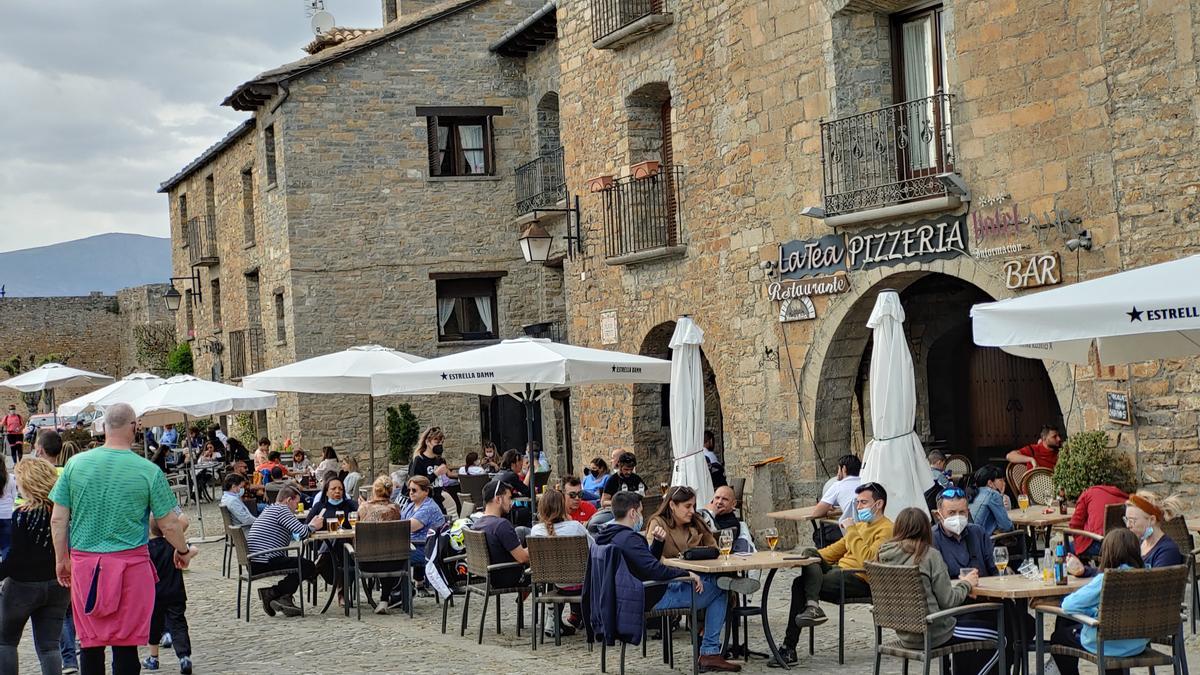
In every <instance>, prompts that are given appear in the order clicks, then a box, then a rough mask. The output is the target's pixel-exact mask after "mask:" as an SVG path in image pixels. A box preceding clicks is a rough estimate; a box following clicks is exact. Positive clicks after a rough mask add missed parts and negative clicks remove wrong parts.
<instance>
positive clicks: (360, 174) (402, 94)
mask: <svg viewBox="0 0 1200 675" xmlns="http://www.w3.org/2000/svg"><path fill="white" fill-rule="evenodd" d="M383 4H384V17H385V21H386V23H385V24H384V26H383V27H382V28H380V29H378V30H375V31H371V32H369V33H366V34H365V35H362V36H359V37H356V38H353V39H348V40H346V41H344V42H341V43H340V44H335V45H333V46H329V47H326V48H323V49H320V50H319V51H318V52H317V53H315V54H313V55H312V56H309V57H306V58H304V59H301V60H299V61H297V62H294V63H291V64H287V65H284V66H282V67H280V68H276V69H274V70H270V71H267V72H265V73H263V74H262V75H260V76H258V77H257V78H255V79H254V80H251V81H249V82H246V83H244V84H242V85H240V86H239V87H237V89H236V90H235V91H234V92H233V93H232V94H231V95H230V96H229V98H228V99H227V100H226V104H227V105H230V106H232V107H234V108H235V109H238V110H245V111H248V112H250V113H251V114H252V117H251V118H250V119H249V120H247V122H246V123H245V124H244V125H242V126H241V127H239V129H237V130H235V131H234V133H232V134H231V135H230V137H228V138H226V139H225V140H224V141H222V142H221V143H219V144H218V145H217V146H214V148H213V149H211V150H210V151H209V152H206V153H205V154H204V155H202V156H201V157H200V158H198V159H197V160H196V161H195V162H193V163H192V164H191V165H189V166H188V167H186V168H185V169H184V170H183V171H181V172H180V174H179V175H177V176H176V177H174V178H172V179H170V180H169V181H167V182H166V183H164V184H163V186H162V191H164V192H166V193H167V194H168V195H169V198H170V202H171V220H172V238H173V239H174V248H173V250H174V256H173V258H174V264H175V275H176V276H189V275H190V274H191V270H192V269H195V270H197V272H198V274H199V276H200V281H199V285H200V288H201V290H202V298H201V301H200V302H198V303H194V306H193V311H192V313H191V315H190V316H191V317H192V319H191V321H192V324H188V318H187V317H188V316H189V315H188V313H187V312H186V307H185V308H183V309H180V311H179V313H178V315H177V317H176V322H177V326H178V328H179V330H180V332H181V334H185V335H188V334H190V335H192V338H191V339H193V340H194V342H193V348H194V351H196V352H197V354H196V366H197V373H198V374H200V375H201V376H203V377H212V378H213V379H236V378H237V377H238V376H240V375H242V374H245V373H248V372H255V371H257V370H262V369H265V368H270V367H275V366H280V365H284V364H286V363H290V362H293V361H295V360H300V359H305V358H309V357H312V356H317V355H320V354H325V353H328V352H332V351H336V350H339V349H345V348H348V347H351V346H354V345H363V344H382V345H385V346H388V347H392V348H395V349H399V350H401V351H404V352H408V353H412V354H416V355H419V356H422V357H426V358H429V357H435V356H438V355H441V354H445V353H450V352H452V351H454V350H458V349H463V348H467V347H471V346H478V345H482V344H490V343H492V342H494V341H495V340H497V339H499V338H507V337H514V336H517V335H522V334H524V332H525V327H526V326H531V325H535V324H539V323H543V322H550V323H559V324H561V322H562V321H561V319H562V316H563V311H564V310H563V302H562V295H563V294H562V281H561V267H559V268H557V269H556V268H553V267H544V266H540V265H530V264H527V263H526V262H525V261H524V260H523V259H522V257H521V252H520V247H519V245H518V241H517V238H518V236H519V235H520V229H519V227H520V224H519V223H518V222H517V221H516V219H515V216H516V209H515V206H516V201H515V196H514V195H515V188H514V172H515V169H516V168H517V167H518V166H520V165H522V164H525V163H526V162H528V161H529V160H530V159H531V158H533V157H536V156H537V154H538V152H537V138H538V136H537V129H538V127H537V125H536V120H537V119H538V113H537V108H536V106H537V104H538V101H539V100H540V99H537V98H535V96H536V95H537V94H538V92H541V93H542V94H544V93H545V92H547V91H552V90H553V89H554V87H555V85H554V80H553V78H554V77H556V70H557V63H556V61H552V60H548V59H544V58H543V59H542V61H541V63H542V65H540V66H536V67H535V66H532V65H530V66H529V67H527V64H526V63H525V61H524V60H522V59H517V58H513V57H507V56H502V55H500V54H498V53H496V52H493V51H491V50H490V49H489V47H490V46H492V45H494V44H496V43H498V42H500V41H501V40H502V38H504V36H505V34H506V32H507V31H509V30H510V29H513V28H514V27H516V26H518V25H519V24H520V23H521V22H522V21H523V20H524V19H526V18H527V17H529V16H530V15H531V14H532V13H534V12H535V11H536V10H538V9H539V8H540V7H541V5H542V3H540V2H536V1H533V0H523V1H520V2H499V1H480V0H474V1H463V0H459V1H456V2H441V3H408V2H404V3H400V4H399V5H397V4H396V3H394V2H385V3H383ZM448 143H449V145H447V144H448ZM210 195H211V196H210ZM181 199H182V202H181ZM181 203H183V204H184V205H185V206H184V207H183V208H184V209H185V210H186V213H183V212H182V211H181V207H180V204H181ZM192 218H198V220H196V221H195V222H196V223H198V224H200V225H202V226H203V227H206V228H211V233H212V237H211V242H212V243H211V246H212V247H213V251H211V253H213V255H212V256H211V259H209V257H208V256H207V255H206V254H207V253H208V252H207V251H206V252H203V253H205V255H203V256H201V257H199V258H197V257H194V256H195V254H194V252H190V251H189V250H188V249H189V248H190V247H192V246H194V244H195V241H196V237H197V235H196V234H195V230H194V229H193V230H192V231H191V233H190V234H186V233H185V232H184V230H183V228H184V225H185V223H187V222H188V221H189V219H192ZM210 220H211V222H212V224H211V225H210V224H209V223H210ZM251 230H252V232H251ZM251 234H253V237H251ZM189 236H190V237H191V239H190V240H189V239H188V237H189ZM185 242H187V243H188V246H187V247H185V246H184V244H185ZM204 245H206V246H207V245H208V244H204ZM190 256H192V257H190ZM177 283H179V282H177ZM214 283H217V284H219V291H220V310H219V311H220V317H219V318H220V320H219V321H218V320H217V318H216V317H215V316H214V311H215V308H214V306H213V300H214V298H216V297H217V296H216V293H215V292H214V290H213V289H214V288H217V287H216V286H214V285H213V284H214ZM183 285H184V286H187V285H189V282H186V281H185V282H183ZM239 331H245V335H246V337H245V339H244V343H245V345H246V347H245V348H244V349H243V351H244V352H245V353H246V356H245V358H244V359H242V362H245V363H244V365H243V366H242V367H235V365H234V362H233V358H234V357H235V356H236V355H237V354H238V349H239V348H238V344H240V343H239V342H237V341H235V340H234V339H233V337H234V333H235V332H239ZM251 335H259V336H261V340H260V341H259V342H256V341H255V340H252V339H250V336H251ZM241 339H242V338H239V340H241ZM257 344H261V345H262V347H261V354H259V353H252V351H253V350H252V349H251V346H252V345H257ZM239 365H242V364H241V362H240V363H239ZM350 398H351V397H334V396H316V395H300V396H295V395H286V394H285V395H281V397H280V406H279V407H278V408H277V409H276V410H274V411H271V412H270V413H269V414H268V415H266V423H267V429H268V432H269V434H270V435H271V436H272V437H273V438H276V439H281V438H283V437H287V436H290V437H292V438H294V439H297V440H299V441H300V443H301V444H302V445H303V446H305V447H308V448H310V449H315V448H318V447H320V446H322V445H325V444H332V445H334V446H335V447H337V448H339V449H345V450H349V451H350V452H352V453H354V454H358V455H359V456H360V457H362V456H364V455H365V450H366V443H365V434H364V427H365V424H366V417H367V416H366V401H365V400H357V401H355V400H350ZM405 400H408V401H410V402H411V403H412V404H413V407H414V412H415V413H416V415H417V417H418V419H419V420H420V422H421V424H422V426H430V425H438V426H441V427H442V428H443V429H444V430H445V431H446V433H447V442H446V447H447V450H448V459H449V460H450V461H451V462H452V463H453V462H456V461H459V460H460V459H461V458H462V455H463V454H465V452H467V451H469V450H473V449H476V448H477V447H478V445H479V442H480V440H481V437H484V436H493V435H497V434H498V433H499V432H500V431H502V429H499V428H497V425H498V423H499V426H503V427H504V428H505V429H507V428H509V427H510V426H512V424H511V423H512V420H511V419H510V418H511V413H512V411H513V410H518V408H516V406H514V405H510V404H509V403H507V402H504V401H499V400H497V401H487V400H482V401H481V400H479V399H477V398H468V397H462V396H442V397H437V398H432V397H411V398H387V399H384V400H382V401H380V402H379V405H378V409H377V411H376V420H377V429H376V438H377V439H379V440H378V448H379V451H380V456H383V455H384V454H385V448H386V441H385V440H384V438H385V436H384V418H385V416H384V414H383V406H384V405H392V404H395V403H398V402H401V401H405ZM547 412H548V410H547ZM553 420H554V417H553V416H552V415H549V414H546V415H545V416H544V440H545V442H546V443H547V445H548V446H550V447H553V446H554V444H555V441H554V431H555V428H554V427H555V424H554V422H553ZM518 421H520V420H518ZM522 424H523V422H522ZM522 433H523V427H522ZM513 443H515V441H513V440H512V439H509V441H508V442H507V443H505V445H512V444H513ZM501 449H502V450H503V449H504V448H503V447H502V448H501Z"/></svg>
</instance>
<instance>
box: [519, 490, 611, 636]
mask: <svg viewBox="0 0 1200 675" xmlns="http://www.w3.org/2000/svg"><path fill="white" fill-rule="evenodd" d="M529 536H530V537H587V542H588V546H591V545H592V544H594V543H595V542H594V541H593V540H592V535H590V534H588V531H587V527H585V526H584V524H583V523H581V522H579V521H576V520H572V519H571V514H570V512H569V511H567V498H566V496H565V495H563V493H561V492H559V491H558V490H546V492H545V493H544V494H542V496H541V497H539V498H538V522H537V524H535V525H534V526H533V529H532V530H530V531H529ZM558 591H559V592H560V593H562V594H563V595H579V594H580V593H582V592H583V586H559V587H558ZM570 605H571V614H570V615H569V616H568V617H567V621H566V625H565V626H563V629H562V634H563V635H564V636H566V635H574V634H575V631H577V630H579V629H580V628H581V627H582V626H583V612H582V610H581V607H580V604H579V603H578V602H572V603H570ZM546 634H547V636H549V637H554V627H553V625H551V624H547V628H546Z"/></svg>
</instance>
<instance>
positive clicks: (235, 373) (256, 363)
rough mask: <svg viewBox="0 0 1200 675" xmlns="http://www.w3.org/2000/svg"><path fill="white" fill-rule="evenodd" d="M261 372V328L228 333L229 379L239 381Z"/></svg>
mask: <svg viewBox="0 0 1200 675" xmlns="http://www.w3.org/2000/svg"><path fill="white" fill-rule="evenodd" d="M260 370H263V332H262V329H261V328H249V329H246V330H235V331H231V332H230V333H229V377H230V378H231V379H234V380H240V379H242V378H243V377H245V376H247V375H251V374H253V373H257V372H258V371H260Z"/></svg>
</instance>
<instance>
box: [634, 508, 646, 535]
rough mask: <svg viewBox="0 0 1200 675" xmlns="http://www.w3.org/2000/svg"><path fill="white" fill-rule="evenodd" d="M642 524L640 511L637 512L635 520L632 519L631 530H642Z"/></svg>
mask: <svg viewBox="0 0 1200 675" xmlns="http://www.w3.org/2000/svg"><path fill="white" fill-rule="evenodd" d="M643 524H644V522H643V521H642V514H640V513H639V514H638V519H637V520H635V521H633V531H634V532H641V531H642V525H643Z"/></svg>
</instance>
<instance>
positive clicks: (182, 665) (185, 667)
mask: <svg viewBox="0 0 1200 675" xmlns="http://www.w3.org/2000/svg"><path fill="white" fill-rule="evenodd" d="M179 672H180V673H182V675H192V659H191V657H190V656H182V657H180V658H179Z"/></svg>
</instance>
